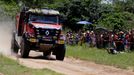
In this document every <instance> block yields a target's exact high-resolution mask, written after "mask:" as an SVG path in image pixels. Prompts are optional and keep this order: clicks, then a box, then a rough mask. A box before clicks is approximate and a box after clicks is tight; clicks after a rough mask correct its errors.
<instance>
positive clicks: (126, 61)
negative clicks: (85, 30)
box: [66, 46, 134, 71]
mask: <svg viewBox="0 0 134 75" xmlns="http://www.w3.org/2000/svg"><path fill="white" fill-rule="evenodd" d="M66 56H67V57H74V58H76V59H82V60H87V61H93V62H95V63H98V64H104V65H110V66H114V67H117V68H123V69H130V70H133V71H134V52H125V53H119V54H108V52H107V50H105V49H97V48H89V47H86V46H67V54H66Z"/></svg>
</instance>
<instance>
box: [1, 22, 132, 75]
mask: <svg viewBox="0 0 134 75" xmlns="http://www.w3.org/2000/svg"><path fill="white" fill-rule="evenodd" d="M12 24H13V23H12V22H10V21H7V22H0V52H1V53H2V54H4V55H6V56H8V57H10V58H12V59H14V60H16V61H18V62H19V63H20V64H21V65H24V66H27V67H30V68H36V69H43V68H48V69H51V70H53V71H56V72H59V73H63V74H65V75H134V72H132V71H128V70H122V69H118V68H114V67H111V66H105V65H99V64H95V63H93V62H88V61H83V60H78V59H74V58H65V60H64V61H63V62H62V61H57V60H47V59H44V58H43V57H42V53H40V52H34V51H31V52H30V57H29V58H28V59H22V58H19V55H16V56H13V55H11V51H10V40H11V31H12ZM51 58H53V59H54V58H55V57H54V56H51Z"/></svg>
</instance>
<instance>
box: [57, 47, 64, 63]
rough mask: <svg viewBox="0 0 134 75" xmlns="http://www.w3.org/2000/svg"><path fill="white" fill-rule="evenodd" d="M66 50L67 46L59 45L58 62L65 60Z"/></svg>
mask: <svg viewBox="0 0 134 75" xmlns="http://www.w3.org/2000/svg"><path fill="white" fill-rule="evenodd" d="M65 52H66V48H65V45H59V46H58V47H57V49H56V59H57V60H61V61H63V60H64V57H65Z"/></svg>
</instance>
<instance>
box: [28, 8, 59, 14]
mask: <svg viewBox="0 0 134 75" xmlns="http://www.w3.org/2000/svg"><path fill="white" fill-rule="evenodd" d="M27 12H29V13H37V14H45V15H60V13H59V11H56V10H52V9H36V8H35V9H29V10H28V11H27Z"/></svg>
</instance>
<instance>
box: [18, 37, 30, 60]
mask: <svg viewBox="0 0 134 75" xmlns="http://www.w3.org/2000/svg"><path fill="white" fill-rule="evenodd" d="M29 52H30V48H29V45H28V41H27V40H25V39H22V41H21V52H20V53H21V57H22V58H27V57H28V55H29Z"/></svg>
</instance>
